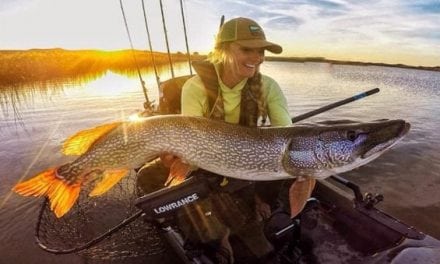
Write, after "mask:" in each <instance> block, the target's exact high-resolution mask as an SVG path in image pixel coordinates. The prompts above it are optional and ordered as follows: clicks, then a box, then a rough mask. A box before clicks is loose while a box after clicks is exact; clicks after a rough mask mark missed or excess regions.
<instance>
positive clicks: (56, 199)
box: [12, 168, 81, 218]
mask: <svg viewBox="0 0 440 264" xmlns="http://www.w3.org/2000/svg"><path fill="white" fill-rule="evenodd" d="M80 187H81V184H80V183H74V184H68V183H67V182H65V181H63V180H62V179H60V178H59V177H57V168H51V169H48V170H46V171H44V172H41V173H40V174H38V175H37V176H35V177H33V178H31V179H29V180H27V181H24V182H20V183H18V184H17V185H15V186H14V187H13V188H12V190H13V191H14V192H16V193H18V194H20V195H23V196H35V197H39V196H43V195H46V196H47V198H49V201H50V209H51V210H52V211H53V212H54V213H55V215H56V216H57V217H58V218H60V217H61V216H63V215H64V214H66V213H67V212H68V211H69V210H70V208H72V206H73V204H74V203H75V202H76V200H77V199H78V196H79V192H80Z"/></svg>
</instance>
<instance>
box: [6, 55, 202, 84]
mask: <svg viewBox="0 0 440 264" xmlns="http://www.w3.org/2000/svg"><path fill="white" fill-rule="evenodd" d="M133 54H134V55H135V57H136V61H137V64H138V65H139V67H140V68H145V67H152V66H153V62H152V58H151V54H150V52H146V51H139V50H136V51H133V52H132V51H131V50H119V51H100V50H64V49H32V50H26V51H23V50H8V51H0V87H2V86H3V87H5V86H22V85H26V84H28V83H36V82H37V83H38V82H46V81H51V82H54V81H57V80H59V81H66V80H69V79H77V78H82V79H88V78H92V79H95V78H96V77H99V76H101V75H102V74H104V73H105V72H106V71H107V70H112V71H115V72H119V73H130V72H135V71H136V69H137V67H136V63H135V59H134V56H133ZM153 54H154V58H155V62H156V64H157V65H158V66H160V65H167V64H168V63H169V61H168V55H167V54H166V53H159V52H154V53H153ZM193 57H197V58H199V57H201V56H198V55H197V56H193ZM172 61H173V63H174V62H181V61H187V56H186V55H185V54H183V53H176V54H172Z"/></svg>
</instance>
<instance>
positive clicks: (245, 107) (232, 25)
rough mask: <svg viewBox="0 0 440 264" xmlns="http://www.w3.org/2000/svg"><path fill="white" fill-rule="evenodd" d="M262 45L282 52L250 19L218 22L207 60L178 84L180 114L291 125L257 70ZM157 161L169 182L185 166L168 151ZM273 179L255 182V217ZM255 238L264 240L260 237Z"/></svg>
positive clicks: (259, 249)
mask: <svg viewBox="0 0 440 264" xmlns="http://www.w3.org/2000/svg"><path fill="white" fill-rule="evenodd" d="M266 50H268V51H270V52H272V53H276V54H279V53H281V52H282V48H281V46H279V45H277V44H274V43H272V42H269V41H267V40H266V38H265V35H264V32H263V29H262V28H261V27H260V26H259V25H258V24H257V23H256V22H255V21H253V20H251V19H248V18H242V17H240V18H234V19H231V20H229V21H227V22H226V23H224V24H223V25H222V26H221V28H220V31H219V33H218V35H217V38H216V43H215V47H214V50H213V51H212V52H211V53H210V54H209V56H208V61H207V62H202V63H194V64H193V66H194V68H195V70H196V72H197V75H196V76H194V77H192V78H190V79H189V80H188V81H186V83H185V84H184V86H183V88H182V98H181V113H182V115H187V116H204V117H208V118H212V119H218V120H224V121H226V122H228V123H233V124H239V125H244V126H257V125H260V124H261V125H266V120H267V118H268V119H269V121H270V125H272V126H289V125H291V124H292V121H291V118H290V116H289V112H288V108H287V101H286V98H285V97H284V95H283V93H282V91H281V89H280V87H279V85H278V84H277V82H276V81H274V80H273V79H272V78H270V77H268V76H266V75H263V74H261V73H260V71H259V69H260V65H261V64H262V63H263V62H264V53H265V51H266ZM162 160H163V161H164V163H165V165H167V164H168V166H171V170H170V176H169V179H168V181H167V182H170V183H171V185H174V184H178V183H179V182H180V181H182V179H183V178H185V177H186V176H187V175H188V174H189V172H190V171H191V168H190V167H189V166H188V165H186V164H184V163H182V162H181V161H180V160H179V159H177V158H175V157H173V156H171V155H168V156H164V157H163V159H162ZM279 184H280V183H279V182H275V183H264V182H262V183H258V184H256V187H255V191H256V195H255V207H256V211H257V213H258V214H259V216H260V217H262V218H268V217H269V216H270V214H271V209H273V207H274V206H275V202H276V200H277V199H276V198H277V196H278V193H279V189H280V188H279V187H280V185H279ZM251 195H252V194H251ZM215 199H216V201H214V202H213V203H218V200H226V202H224V203H228V201H229V200H230V199H231V198H230V197H229V196H225V195H223V196H221V197H216V198H215ZM220 203H221V201H220ZM229 204H231V203H229ZM269 204H271V206H270V205H269ZM220 207H222V206H220ZM231 210H232V209H231ZM216 223H218V221H216ZM205 229H206V228H205ZM226 230H227V231H226V232H225V234H223V235H222V237H221V239H220V241H221V248H223V249H226V251H228V252H229V255H230V257H232V254H233V252H232V249H231V245H230V244H229V241H228V235H229V229H226ZM260 231H261V230H260ZM190 233H191V231H190ZM260 234H261V232H260ZM244 237H247V236H246V235H245V236H244ZM260 238H262V239H264V236H260ZM248 239H250V238H248ZM264 240H265V239H264ZM266 243H267V241H266ZM254 244H255V243H254ZM268 250H270V246H269V247H268V246H267V244H264V242H261V243H260V244H259V245H257V246H256V247H255V246H254V248H251V251H252V252H253V253H254V254H257V255H259V256H262V255H264V254H267V253H268ZM224 251H225V250H223V252H224ZM220 259H221V256H220ZM229 260H230V261H232V258H231V259H229Z"/></svg>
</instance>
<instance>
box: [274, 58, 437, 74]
mask: <svg viewBox="0 0 440 264" xmlns="http://www.w3.org/2000/svg"><path fill="white" fill-rule="evenodd" d="M266 61H282V62H297V63H304V62H318V63H330V64H337V65H355V66H380V67H393V68H402V69H414V70H426V71H437V72H440V66H433V67H431V66H412V65H406V64H400V63H397V64H390V63H381V62H362V61H342V60H331V59H326V58H324V57H274V56H266Z"/></svg>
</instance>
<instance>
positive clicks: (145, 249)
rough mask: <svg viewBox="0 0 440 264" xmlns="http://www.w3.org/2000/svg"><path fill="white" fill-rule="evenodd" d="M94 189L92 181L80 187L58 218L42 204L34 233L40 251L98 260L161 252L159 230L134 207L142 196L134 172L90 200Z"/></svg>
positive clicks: (45, 203)
mask: <svg viewBox="0 0 440 264" xmlns="http://www.w3.org/2000/svg"><path fill="white" fill-rule="evenodd" d="M93 186H94V183H93V182H92V183H90V184H87V186H83V187H82V190H81V193H80V197H79V199H78V202H77V203H76V204H75V206H74V207H73V208H72V209H71V210H70V211H69V212H68V213H67V214H66V215H64V216H63V217H61V218H57V217H56V216H55V214H54V213H53V212H52V211H51V210H50V208H49V205H48V203H47V201H45V202H44V203H43V205H42V208H41V211H40V215H39V219H38V223H37V227H36V234H35V235H36V239H37V242H38V244H39V245H40V246H41V247H42V248H43V249H45V250H46V251H49V252H51V253H55V254H67V253H78V254H80V255H83V256H84V257H86V258H88V259H97V260H106V259H111V260H122V259H133V260H134V259H139V258H145V257H148V256H154V255H159V254H161V253H163V252H164V250H165V243H164V242H163V241H162V238H161V236H160V234H159V229H158V228H157V227H156V226H155V225H154V224H152V223H149V222H146V221H145V220H144V219H143V218H142V217H139V216H140V215H141V212H140V211H139V210H140V209H138V208H137V207H136V206H135V205H134V202H135V200H136V198H138V197H140V196H142V195H144V194H145V193H144V191H142V190H141V189H140V188H139V187H138V184H137V175H136V173H135V172H131V173H130V175H129V176H127V177H125V178H124V179H122V180H121V181H120V182H119V183H118V184H117V185H116V186H114V187H113V188H112V189H111V190H110V191H108V192H107V193H105V194H104V195H101V196H98V197H89V196H88V194H89V193H90V191H91V190H92V188H93Z"/></svg>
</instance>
